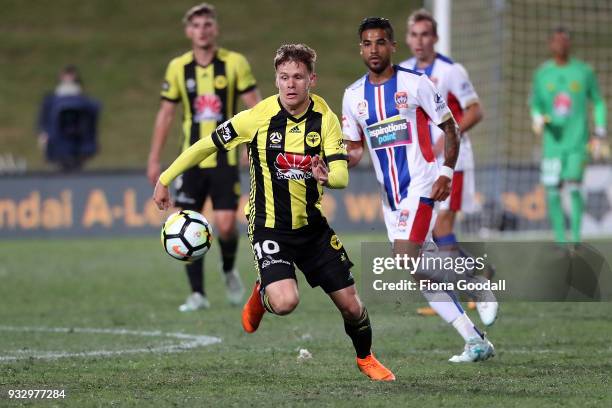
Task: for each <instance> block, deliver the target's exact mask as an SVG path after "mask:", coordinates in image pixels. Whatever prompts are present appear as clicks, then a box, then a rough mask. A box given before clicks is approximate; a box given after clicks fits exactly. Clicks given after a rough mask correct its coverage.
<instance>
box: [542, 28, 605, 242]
mask: <svg viewBox="0 0 612 408" xmlns="http://www.w3.org/2000/svg"><path fill="white" fill-rule="evenodd" d="M550 49H551V51H552V54H553V59H552V60H548V61H546V62H544V64H542V65H541V66H540V68H538V70H537V71H536V72H535V74H534V77H533V85H532V94H531V117H532V120H533V130H534V132H535V133H536V135H538V136H540V135H541V136H542V137H543V140H542V153H543V158H542V184H544V186H545V187H546V195H547V201H548V214H549V217H550V223H551V225H552V228H553V232H554V235H555V241H556V242H559V243H564V242H568V240H567V237H566V234H565V217H564V214H563V208H562V207H561V194H560V193H561V187H565V188H567V189H568V190H569V193H570V197H571V215H570V227H571V240H570V242H579V241H580V225H581V221H582V213H583V209H584V202H583V199H582V193H581V191H580V183H581V181H582V175H583V173H584V168H585V165H586V163H587V158H588V150H589V148H590V151H591V154H592V156H593V158H594V159H595V160H598V159H601V158H603V157H605V156H607V155H608V153H609V152H608V151H607V144H606V143H605V137H606V104H605V102H604V100H603V99H602V97H601V94H600V92H599V85H598V84H597V77H596V76H595V72H594V71H593V68H591V67H590V66H589V65H587V64H586V63H584V62H582V61H580V60H577V59H575V58H570V56H569V50H570V35H569V32H568V31H567V30H566V29H564V28H557V29H556V30H555V31H554V32H553V34H552V37H551V40H550ZM589 101H590V102H591V103H592V104H593V121H594V124H595V132H594V133H595V136H594V137H592V138H591V140H590V141H589V121H588V105H589Z"/></svg>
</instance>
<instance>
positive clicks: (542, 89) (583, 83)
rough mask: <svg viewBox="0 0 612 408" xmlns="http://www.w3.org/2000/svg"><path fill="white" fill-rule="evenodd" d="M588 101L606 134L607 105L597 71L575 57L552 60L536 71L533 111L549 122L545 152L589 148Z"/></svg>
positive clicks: (547, 123)
mask: <svg viewBox="0 0 612 408" xmlns="http://www.w3.org/2000/svg"><path fill="white" fill-rule="evenodd" d="M589 101H590V102H591V103H592V104H593V119H594V123H595V127H596V129H599V131H600V132H602V133H603V132H605V128H606V104H605V102H604V100H603V99H602V97H601V94H600V92H599V85H598V84H597V77H596V76H595V72H594V71H593V69H592V68H591V67H590V66H589V65H588V64H586V63H584V62H582V61H580V60H577V59H574V58H570V59H569V61H568V63H567V64H565V65H557V64H556V63H555V61H553V60H550V61H546V62H545V63H544V64H542V66H541V67H540V68H539V69H538V70H537V71H536V72H535V74H534V77H533V87H532V94H531V114H532V117H533V118H538V117H540V118H543V119H544V121H545V122H546V124H545V126H544V135H543V150H544V154H545V155H550V154H551V153H553V152H559V151H561V152H569V151H574V152H580V151H586V144H587V142H588V139H589V123H588V122H589V121H588V102H589ZM553 154H554V153H553Z"/></svg>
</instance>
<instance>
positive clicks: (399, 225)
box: [383, 195, 437, 244]
mask: <svg viewBox="0 0 612 408" xmlns="http://www.w3.org/2000/svg"><path fill="white" fill-rule="evenodd" d="M383 214H384V216H385V225H386V226H387V235H388V237H389V241H391V242H393V241H395V240H398V239H399V240H408V241H411V242H416V243H419V244H422V243H423V242H424V241H429V240H431V231H432V230H433V227H434V225H435V223H436V214H437V207H436V205H435V203H434V201H433V200H432V199H430V198H425V197H419V196H410V195H409V196H408V197H406V198H404V199H403V200H402V201H400V203H399V205H398V206H397V210H395V211H394V210H392V209H391V208H390V207H389V206H387V205H386V204H385V202H384V201H383Z"/></svg>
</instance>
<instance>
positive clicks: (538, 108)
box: [529, 70, 546, 120]
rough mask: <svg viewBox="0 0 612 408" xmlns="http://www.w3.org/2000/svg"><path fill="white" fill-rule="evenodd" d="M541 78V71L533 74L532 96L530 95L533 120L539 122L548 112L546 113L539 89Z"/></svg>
mask: <svg viewBox="0 0 612 408" xmlns="http://www.w3.org/2000/svg"><path fill="white" fill-rule="evenodd" d="M539 78H540V71H539V70H538V71H536V72H535V73H534V74H533V80H532V82H531V94H530V95H529V107H530V108H531V118H532V119H533V120H539V118H541V117H542V116H543V115H544V114H545V113H546V112H544V104H543V101H542V96H541V95H540V92H539V89H540V86H539V83H538V82H539Z"/></svg>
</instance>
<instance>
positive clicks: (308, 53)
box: [274, 44, 317, 74]
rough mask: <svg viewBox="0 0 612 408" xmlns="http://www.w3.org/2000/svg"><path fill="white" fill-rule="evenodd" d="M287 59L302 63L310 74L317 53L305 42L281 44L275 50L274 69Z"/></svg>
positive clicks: (312, 70)
mask: <svg viewBox="0 0 612 408" xmlns="http://www.w3.org/2000/svg"><path fill="white" fill-rule="evenodd" d="M287 61H294V62H301V63H303V64H304V65H306V68H307V69H308V72H310V73H311V74H312V73H313V72H314V68H315V62H316V61H317V53H316V51H315V50H313V49H312V48H310V47H309V46H307V45H306V44H283V45H281V46H280V47H279V49H278V50H276V55H275V56H274V69H276V68H278V66H279V65H281V64H283V63H285V62H287Z"/></svg>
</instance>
